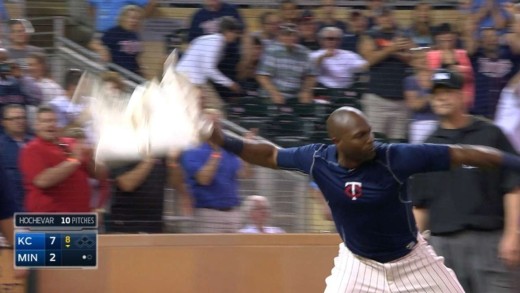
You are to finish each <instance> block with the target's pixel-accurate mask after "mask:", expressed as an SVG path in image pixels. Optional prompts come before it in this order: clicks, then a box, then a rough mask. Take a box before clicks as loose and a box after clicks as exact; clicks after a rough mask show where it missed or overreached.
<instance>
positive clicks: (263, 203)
mask: <svg viewBox="0 0 520 293" xmlns="http://www.w3.org/2000/svg"><path fill="white" fill-rule="evenodd" d="M270 216H271V203H270V202H269V200H268V199H267V197H265V196H260V195H251V196H248V197H247V198H246V200H245V201H244V217H245V218H246V223H247V224H246V226H244V227H243V228H242V229H240V230H239V231H238V232H239V233H244V234H280V233H285V231H284V230H283V229H282V228H279V227H274V226H267V223H268V221H269V218H270Z"/></svg>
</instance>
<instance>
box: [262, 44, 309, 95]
mask: <svg viewBox="0 0 520 293" xmlns="http://www.w3.org/2000/svg"><path fill="white" fill-rule="evenodd" d="M256 74H258V75H266V76H269V77H271V82H272V83H273V85H274V86H275V87H276V89H278V91H279V92H280V93H281V94H282V95H283V96H284V97H285V98H286V99H288V98H295V97H296V96H297V95H298V92H299V91H300V90H301V88H302V81H303V79H304V78H305V77H306V76H309V75H311V76H314V75H316V71H315V68H314V66H312V63H311V61H310V54H309V50H307V49H306V48H305V47H303V46H302V45H294V46H293V48H292V50H288V49H287V47H286V46H285V45H283V44H281V43H275V44H273V45H272V46H269V47H268V48H267V49H266V50H265V52H264V54H263V56H262V59H261V60H260V64H259V66H258V69H257V71H256ZM260 95H261V96H263V97H267V96H268V93H267V92H266V91H265V89H262V90H261V91H260Z"/></svg>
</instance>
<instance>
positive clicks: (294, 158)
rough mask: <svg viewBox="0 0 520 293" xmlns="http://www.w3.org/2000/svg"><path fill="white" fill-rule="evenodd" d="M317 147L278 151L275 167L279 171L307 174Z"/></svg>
mask: <svg viewBox="0 0 520 293" xmlns="http://www.w3.org/2000/svg"><path fill="white" fill-rule="evenodd" d="M318 148H319V145H316V144H310V145H306V146H301V147H294V148H287V149H280V150H278V156H277V158H276V165H277V166H278V168H280V169H284V170H293V171H300V172H303V173H305V174H309V172H310V169H311V166H312V163H313V161H314V154H315V153H316V151H317V150H318Z"/></svg>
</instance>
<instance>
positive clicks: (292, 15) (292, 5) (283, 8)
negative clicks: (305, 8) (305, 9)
mask: <svg viewBox="0 0 520 293" xmlns="http://www.w3.org/2000/svg"><path fill="white" fill-rule="evenodd" d="M279 11H280V17H281V18H282V23H292V24H297V23H298V20H299V17H300V10H299V7H298V4H296V2H295V1H294V0H282V1H281V2H280V7H279Z"/></svg>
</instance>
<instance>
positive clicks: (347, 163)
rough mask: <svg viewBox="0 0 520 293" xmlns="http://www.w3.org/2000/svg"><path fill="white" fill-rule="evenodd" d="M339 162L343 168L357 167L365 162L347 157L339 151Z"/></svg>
mask: <svg viewBox="0 0 520 293" xmlns="http://www.w3.org/2000/svg"><path fill="white" fill-rule="evenodd" d="M338 164H339V165H340V166H341V167H343V168H347V169H356V168H357V167H359V166H360V165H361V164H363V162H360V161H358V160H353V159H350V158H347V157H345V156H342V155H341V154H339V153H338Z"/></svg>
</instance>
